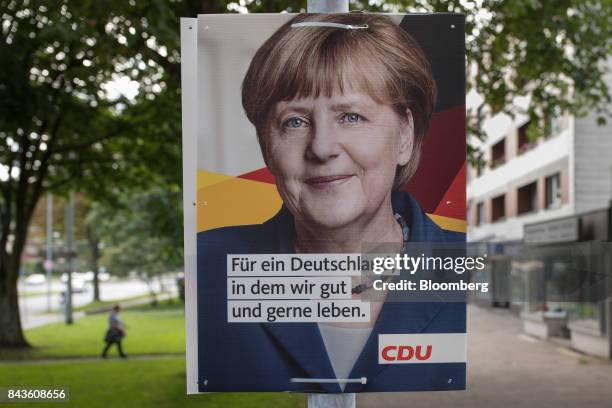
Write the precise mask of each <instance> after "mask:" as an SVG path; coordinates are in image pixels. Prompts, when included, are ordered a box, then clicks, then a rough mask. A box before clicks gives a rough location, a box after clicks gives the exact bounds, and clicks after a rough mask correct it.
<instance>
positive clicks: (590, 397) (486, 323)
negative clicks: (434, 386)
mask: <svg viewBox="0 0 612 408" xmlns="http://www.w3.org/2000/svg"><path fill="white" fill-rule="evenodd" d="M611 406H612V362H609V361H606V360H601V359H597V358H592V357H586V356H583V355H580V354H578V353H574V352H572V351H570V350H568V349H566V348H563V347H560V346H558V345H555V344H552V343H549V342H545V341H539V340H535V339H532V338H531V337H528V336H525V335H523V334H522V331H521V321H520V320H519V319H518V318H517V317H516V316H513V315H511V314H509V313H508V312H507V311H505V310H495V309H492V310H488V309H483V308H480V307H477V306H472V305H470V306H468V389H467V391H450V392H415V393H381V394H362V395H358V396H357V407H359V408H365V407H402V408H404V407H437V408H443V407H453V408H461V407H465V408H485V407H486V408H504V407H537V408H549V407H550V408H562V407H568V408H569V407H571V408H575V407H580V408H589V407H593V408H595V407H597V408H600V407H602V408H603V407H611Z"/></svg>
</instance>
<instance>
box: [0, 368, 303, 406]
mask: <svg viewBox="0 0 612 408" xmlns="http://www.w3.org/2000/svg"><path fill="white" fill-rule="evenodd" d="M0 384H1V385H0V386H3V385H8V386H11V387H15V386H21V387H36V386H38V387H47V388H49V387H52V386H58V387H60V386H63V387H68V388H69V393H70V403H68V404H59V405H58V404H57V403H49V404H41V403H31V404H24V403H22V404H18V406H19V407H26V406H32V407H44V406H50V407H58V406H62V407H64V406H68V407H88V408H96V407H113V408H115V407H116V408H121V407H129V408H138V407H156V408H159V407H200V408H203V407H206V408H221V407H270V408H275V407H278V408H284V407H306V405H307V403H306V396H305V395H298V394H287V393H248V394H241V393H231V394H230V393H215V394H206V395H192V396H186V395H185V360H184V358H182V357H172V358H161V357H160V358H156V359H152V360H132V361H130V360H129V359H128V360H119V359H112V360H100V361H96V362H82V363H74V362H58V363H43V364H35V363H33V362H27V363H25V362H24V363H21V364H0Z"/></svg>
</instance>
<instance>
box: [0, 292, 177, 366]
mask: <svg viewBox="0 0 612 408" xmlns="http://www.w3.org/2000/svg"><path fill="white" fill-rule="evenodd" d="M121 318H122V319H123V322H124V323H125V325H126V326H127V336H126V337H125V339H124V341H123V348H124V350H125V352H126V353H127V354H128V355H139V354H168V353H184V352H185V318H184V312H183V305H182V303H180V302H178V301H173V302H171V303H168V302H162V303H160V305H159V306H158V307H153V306H148V305H147V306H139V307H137V308H134V309H128V310H124V311H122V312H121ZM107 326H108V314H97V315H91V316H87V317H84V318H80V319H75V322H74V324H73V325H71V326H68V325H66V324H64V323H54V324H49V325H46V326H42V327H37V328H35V329H31V330H28V331H26V338H27V339H28V341H29V342H30V344H31V345H32V346H34V348H33V349H32V350H27V351H20V352H16V351H13V350H10V351H9V350H4V351H2V350H0V360H16V359H40V358H64V357H92V356H93V357H95V356H98V355H100V353H101V352H102V348H103V347H104V341H103V338H104V333H105V332H106V328H107ZM116 353H117V351H116V349H115V348H114V347H113V349H111V351H110V355H114V354H116Z"/></svg>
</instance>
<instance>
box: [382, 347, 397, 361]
mask: <svg viewBox="0 0 612 408" xmlns="http://www.w3.org/2000/svg"><path fill="white" fill-rule="evenodd" d="M391 350H397V346H387V347H385V348H384V349H383V350H382V358H383V359H384V360H387V361H394V360H395V357H393V356H391V355H389V352H390V351H391Z"/></svg>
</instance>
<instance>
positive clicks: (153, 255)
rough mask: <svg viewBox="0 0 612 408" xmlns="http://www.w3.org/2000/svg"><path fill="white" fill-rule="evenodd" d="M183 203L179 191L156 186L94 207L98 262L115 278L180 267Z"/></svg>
mask: <svg viewBox="0 0 612 408" xmlns="http://www.w3.org/2000/svg"><path fill="white" fill-rule="evenodd" d="M181 205H182V201H181V192H180V190H179V189H178V188H176V187H174V188H172V187H171V188H168V187H167V186H163V187H155V188H152V189H150V190H147V191H134V192H131V193H129V194H125V195H123V196H122V197H121V199H120V201H119V203H118V205H116V206H108V205H104V204H97V205H94V207H93V208H92V211H91V212H90V214H89V219H90V222H91V223H93V224H95V225H98V228H97V233H98V236H99V239H100V242H101V243H102V248H103V255H102V258H101V260H100V263H101V264H102V265H104V266H105V267H106V268H107V270H108V271H109V272H110V273H112V274H114V275H123V276H125V275H127V274H128V273H130V272H132V271H134V272H138V273H142V274H145V275H147V276H149V277H151V276H155V275H160V274H162V273H164V272H168V271H170V270H174V269H177V268H180V267H181V265H182V264H183V251H182V247H183V228H182V207H181Z"/></svg>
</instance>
